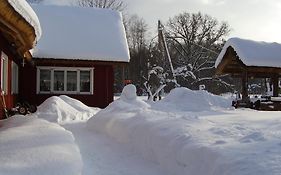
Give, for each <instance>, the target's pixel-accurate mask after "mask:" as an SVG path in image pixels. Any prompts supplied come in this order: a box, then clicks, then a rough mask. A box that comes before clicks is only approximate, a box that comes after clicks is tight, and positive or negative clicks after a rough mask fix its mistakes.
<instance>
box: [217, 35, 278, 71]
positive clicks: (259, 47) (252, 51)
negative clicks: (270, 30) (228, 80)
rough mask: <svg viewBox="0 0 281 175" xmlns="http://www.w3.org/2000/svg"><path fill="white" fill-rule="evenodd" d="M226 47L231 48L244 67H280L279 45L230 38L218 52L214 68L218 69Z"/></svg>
mask: <svg viewBox="0 0 281 175" xmlns="http://www.w3.org/2000/svg"><path fill="white" fill-rule="evenodd" d="M228 47H232V48H233V49H234V50H235V51H236V53H237V55H238V56H239V59H240V60H241V61H242V62H243V63H244V64H245V65H246V66H263V67H277V68H280V67H281V44H280V43H276V42H274V43H268V42H263V41H253V40H247V39H241V38H230V39H229V40H228V41H227V42H226V43H225V45H224V47H223V49H222V51H221V52H220V54H219V56H218V58H217V60H216V63H215V67H218V65H219V64H220V62H221V61H222V59H223V56H224V54H225V53H226V50H227V48H228Z"/></svg>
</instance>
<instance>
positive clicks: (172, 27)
mask: <svg viewBox="0 0 281 175" xmlns="http://www.w3.org/2000/svg"><path fill="white" fill-rule="evenodd" d="M166 29H167V35H168V36H167V38H168V39H169V41H168V44H169V46H170V47H169V48H170V54H171V57H172V58H173V64H174V67H175V73H176V75H177V76H178V77H180V82H179V83H180V84H181V85H182V86H186V87H189V88H193V89H195V88H198V86H199V85H200V84H205V85H206V86H207V87H208V85H209V87H213V85H211V84H212V82H215V83H213V84H216V85H217V84H220V85H223V86H229V83H226V82H225V81H223V80H222V79H220V78H214V77H213V74H214V70H215V69H214V63H215V59H216V58H217V56H218V53H219V52H220V50H221V47H222V44H223V43H224V37H225V36H226V35H227V34H228V33H229V32H230V29H229V26H228V24H227V23H226V22H222V23H219V22H218V21H217V20H216V19H214V18H212V17H210V16H208V15H202V14H201V13H196V14H190V13H186V12H185V13H181V14H179V15H177V16H175V17H173V18H171V19H169V21H168V23H167V27H166Z"/></svg>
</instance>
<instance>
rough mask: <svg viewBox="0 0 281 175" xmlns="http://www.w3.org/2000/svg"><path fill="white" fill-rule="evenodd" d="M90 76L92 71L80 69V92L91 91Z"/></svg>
mask: <svg viewBox="0 0 281 175" xmlns="http://www.w3.org/2000/svg"><path fill="white" fill-rule="evenodd" d="M90 78H91V74H90V71H80V92H91V91H90Z"/></svg>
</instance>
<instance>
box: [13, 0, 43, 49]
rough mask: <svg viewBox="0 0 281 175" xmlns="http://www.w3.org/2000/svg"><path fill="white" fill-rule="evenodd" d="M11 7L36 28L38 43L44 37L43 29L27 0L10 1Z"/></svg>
mask: <svg viewBox="0 0 281 175" xmlns="http://www.w3.org/2000/svg"><path fill="white" fill-rule="evenodd" d="M8 2H9V3H10V5H11V6H12V7H13V8H14V9H15V10H16V11H17V12H18V13H19V14H20V15H21V16H22V17H23V18H24V19H25V20H26V21H27V22H28V23H29V24H30V25H31V26H32V27H33V28H34V30H35V35H36V40H35V41H34V44H36V42H38V40H39V39H40V37H41V35H42V29H41V25H40V22H39V19H38V17H37V15H36V13H35V12H34V11H33V9H32V8H31V7H30V5H29V4H28V3H27V2H26V0H8Z"/></svg>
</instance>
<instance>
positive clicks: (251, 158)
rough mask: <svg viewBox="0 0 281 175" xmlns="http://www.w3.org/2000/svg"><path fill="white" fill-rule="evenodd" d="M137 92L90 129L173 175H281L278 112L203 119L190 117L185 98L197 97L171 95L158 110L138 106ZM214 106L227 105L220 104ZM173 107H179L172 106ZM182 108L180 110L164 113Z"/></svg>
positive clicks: (94, 120)
mask: <svg viewBox="0 0 281 175" xmlns="http://www.w3.org/2000/svg"><path fill="white" fill-rule="evenodd" d="M177 91H178V92H177ZM132 92H134V91H133V88H129V90H125V91H123V93H122V97H123V98H120V99H119V100H117V101H115V102H113V103H112V104H111V105H110V106H108V107H107V108H106V109H104V110H101V111H100V112H99V113H97V114H96V115H95V116H94V117H92V118H91V119H89V120H88V122H87V128H88V129H89V130H95V131H98V132H100V133H104V134H106V135H108V136H110V137H111V138H113V139H115V140H116V141H118V142H120V143H121V144H123V145H124V146H125V147H127V149H131V150H133V151H134V152H136V153H138V154H140V155H142V157H144V158H145V159H146V160H149V161H152V162H154V163H156V164H158V165H159V166H160V167H161V168H162V169H163V170H164V171H166V172H169V173H170V174H174V175H183V174H192V175H202V174H208V175H217V174H225V175H238V174H239V175H248V174H257V175H272V174H274V175H277V174H280V173H281V168H280V163H281V159H280V156H281V153H280V145H281V144H280V139H281V134H280V133H281V129H280V128H281V124H280V121H281V120H280V117H279V115H280V114H279V113H278V112H275V113H274V112H271V113H263V112H260V113H258V112H256V111H253V110H248V111H247V110H244V111H240V110H225V111H223V110H219V111H218V112H217V111H206V112H205V113H203V114H202V113H201V114H200V115H201V116H198V115H197V114H199V113H185V112H183V111H182V109H184V108H182V103H186V101H183V100H182V99H184V97H190V98H189V99H191V101H192V100H193V101H194V98H195V97H194V96H191V94H189V93H192V92H189V90H187V89H182V88H180V89H178V90H176V91H175V92H172V93H171V95H170V97H167V100H166V102H165V103H164V102H162V107H161V105H160V104H161V103H160V102H159V104H158V105H159V106H158V109H157V110H154V108H150V107H143V106H141V107H137V106H138V105H133V103H134V101H135V100H136V99H135V96H134V94H130V93H132ZM194 93H195V92H194ZM201 93H203V94H205V95H204V96H201V98H200V99H197V101H194V102H195V103H196V105H199V106H203V105H209V104H207V103H206V102H205V101H204V98H205V97H208V95H210V94H207V93H204V92H200V93H199V94H201ZM185 94H189V95H188V96H187V95H186V96H185ZM210 97H213V96H212V95H210ZM169 99H171V101H169ZM176 99H177V100H176ZM215 99H216V97H215ZM128 101H129V102H130V104H131V106H130V105H128V104H127V103H128ZM201 101H202V102H201ZM121 102H122V103H121ZM211 102H212V103H215V102H216V103H217V104H219V105H222V101H220V100H213V101H211ZM169 103H174V106H168V105H167V104H169ZM208 103H209V101H208ZM123 104H124V106H123V107H121V106H122V105H123ZM177 105H178V106H179V107H178V109H180V110H178V111H175V110H173V111H171V112H163V111H167V110H171V109H172V108H173V107H176V106H177ZM209 106H210V105H209ZM193 107H194V106H193ZM194 108H195V107H194ZM200 108H201V109H202V107H200ZM209 108H210V107H207V108H206V109H209ZM159 109H162V110H159ZM196 109H197V108H196ZM253 116H254V117H253ZM253 148H254V149H253Z"/></svg>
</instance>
